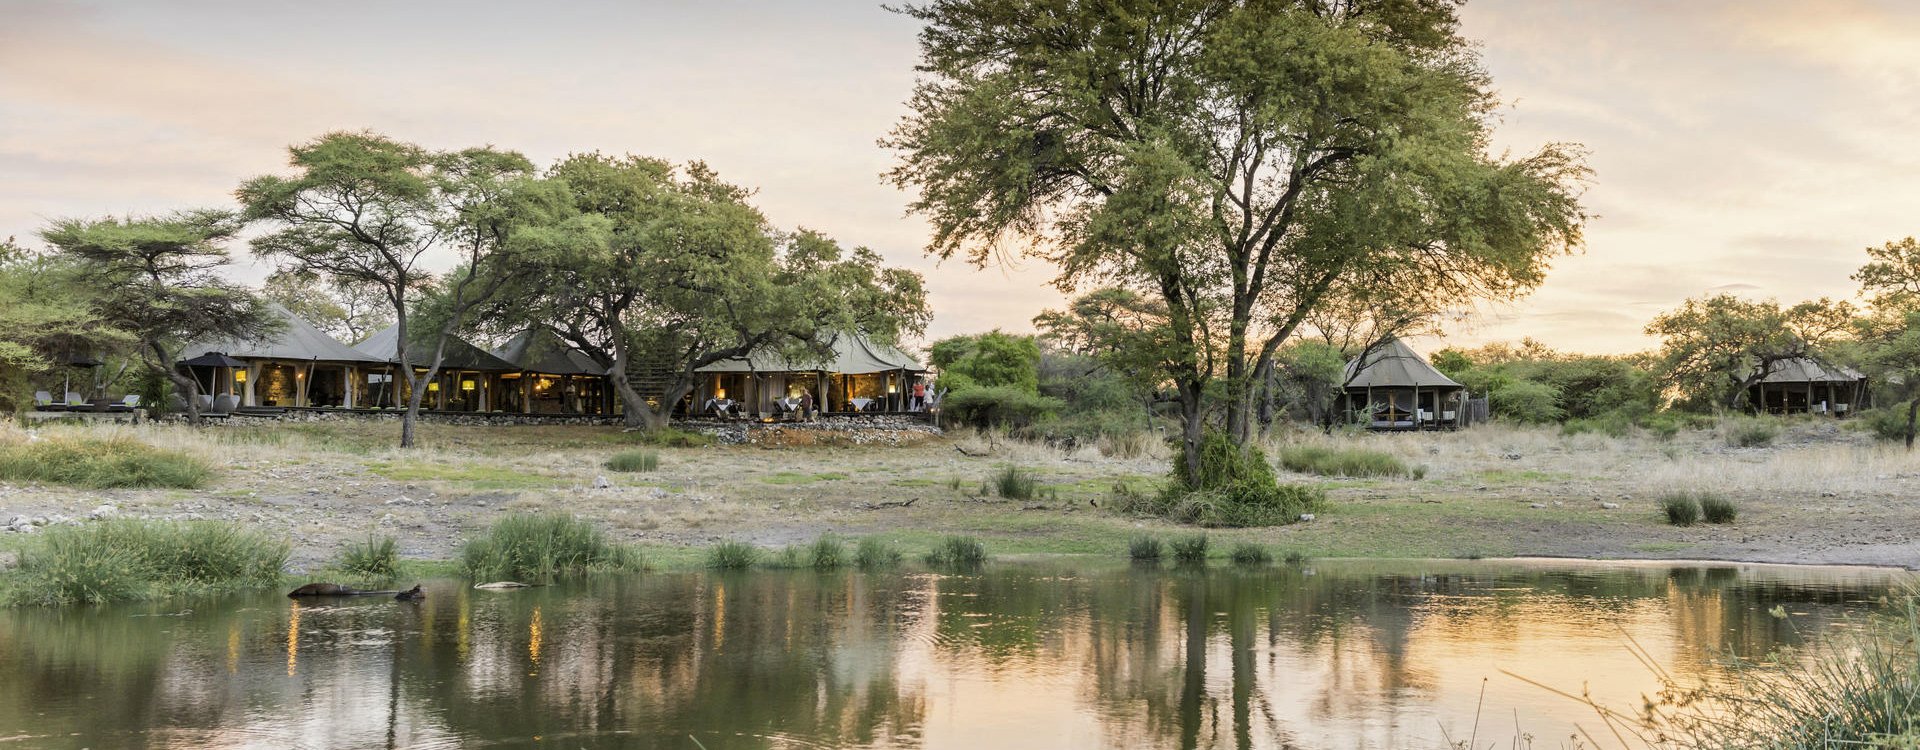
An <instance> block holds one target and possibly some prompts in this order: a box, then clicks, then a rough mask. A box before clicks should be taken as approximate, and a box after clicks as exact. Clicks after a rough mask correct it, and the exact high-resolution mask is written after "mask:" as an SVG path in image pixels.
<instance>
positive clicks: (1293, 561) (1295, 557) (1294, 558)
mask: <svg viewBox="0 0 1920 750" xmlns="http://www.w3.org/2000/svg"><path fill="white" fill-rule="evenodd" d="M1308 559H1309V558H1308V557H1307V553H1305V552H1301V551H1300V550H1297V549H1292V550H1287V556H1286V561H1287V564H1288V565H1299V564H1301V563H1304V562H1306V561H1307V560H1308Z"/></svg>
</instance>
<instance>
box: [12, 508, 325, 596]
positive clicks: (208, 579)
mask: <svg viewBox="0 0 1920 750" xmlns="http://www.w3.org/2000/svg"><path fill="white" fill-rule="evenodd" d="M288 552H289V546H288V544H287V543H286V542H285V541H281V540H277V539H273V538H271V537H268V536H267V535H265V534H260V533H257V532H253V531H247V530H245V529H243V528H241V527H240V526H239V525H237V524H232V523H227V522H224V521H145V520H136V519H114V520H109V521H100V522H96V523H89V524H86V525H83V526H55V527H52V528H49V529H47V530H46V531H44V532H42V533H41V534H40V535H39V536H38V537H36V538H35V539H33V540H32V541H31V542H30V543H28V544H27V545H26V546H24V547H22V548H21V550H20V560H19V565H18V567H17V569H15V570H14V571H13V572H12V573H11V574H9V575H8V579H9V581H8V584H7V586H6V589H5V591H4V592H0V594H3V595H4V599H5V601H6V602H7V603H8V604H13V605H22V604H25V605H64V604H103V603H108V602H119V601H135V600H139V599H147V598H153V597H159V596H168V595H172V594H180V593H191V592H201V591H222V590H233V589H243V588H254V587H266V586H275V585H278V584H279V583H280V580H281V569H282V568H283V567H285V565H286V562H287V554H288Z"/></svg>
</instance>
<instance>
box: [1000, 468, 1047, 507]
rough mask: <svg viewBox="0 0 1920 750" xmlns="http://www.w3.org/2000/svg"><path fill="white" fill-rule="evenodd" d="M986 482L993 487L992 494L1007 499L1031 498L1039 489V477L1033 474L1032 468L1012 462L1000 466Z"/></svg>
mask: <svg viewBox="0 0 1920 750" xmlns="http://www.w3.org/2000/svg"><path fill="white" fill-rule="evenodd" d="M987 482H988V484H989V485H991V486H992V487H993V491H994V494H997V495H999V496H1001V497H1004V498H1006V499H1008V500H1032V499H1033V498H1034V496H1035V495H1037V494H1039V490H1040V479H1039V477H1036V476H1034V473H1033V470H1032V469H1025V468H1021V467H1019V466H1015V465H1013V464H1007V465H1006V466H1002V467H1000V470H999V471H996V472H994V473H993V476H992V477H991V478H990V479H988V480H987Z"/></svg>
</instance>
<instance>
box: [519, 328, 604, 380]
mask: <svg viewBox="0 0 1920 750" xmlns="http://www.w3.org/2000/svg"><path fill="white" fill-rule="evenodd" d="M493 356H495V357H499V358H500V359H503V360H506V361H507V363H508V364H511V365H512V366H513V369H514V370H515V371H525V372H538V373H544V374H547V375H605V374H607V366H606V365H603V364H600V363H599V362H595V361H594V360H593V357H589V356H587V353H586V352H583V351H580V350H579V349H575V348H573V347H571V346H568V345H567V342H565V341H561V340H560V337H559V336H557V335H554V333H553V332H552V331H548V330H545V329H538V328H535V329H528V330H525V331H521V332H519V333H516V334H514V335H513V338H510V339H507V343H505V344H501V345H500V348H498V349H495V350H493Z"/></svg>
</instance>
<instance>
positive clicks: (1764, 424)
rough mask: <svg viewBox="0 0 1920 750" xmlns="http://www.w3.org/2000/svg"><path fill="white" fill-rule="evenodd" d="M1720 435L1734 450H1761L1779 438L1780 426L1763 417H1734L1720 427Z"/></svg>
mask: <svg viewBox="0 0 1920 750" xmlns="http://www.w3.org/2000/svg"><path fill="white" fill-rule="evenodd" d="M1720 434H1721V436H1722V437H1723V438H1725V440H1726V442H1727V445H1729V446H1732V447H1735V448H1763V447H1766V446H1769V445H1772V444H1773V439H1774V438H1776V437H1779V436H1780V425H1779V424H1777V423H1776V422H1774V421H1773V420H1771V419H1767V418H1765V417H1736V418H1732V419H1728V420H1727V421H1726V422H1725V423H1724V424H1722V425H1721V427H1720Z"/></svg>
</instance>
